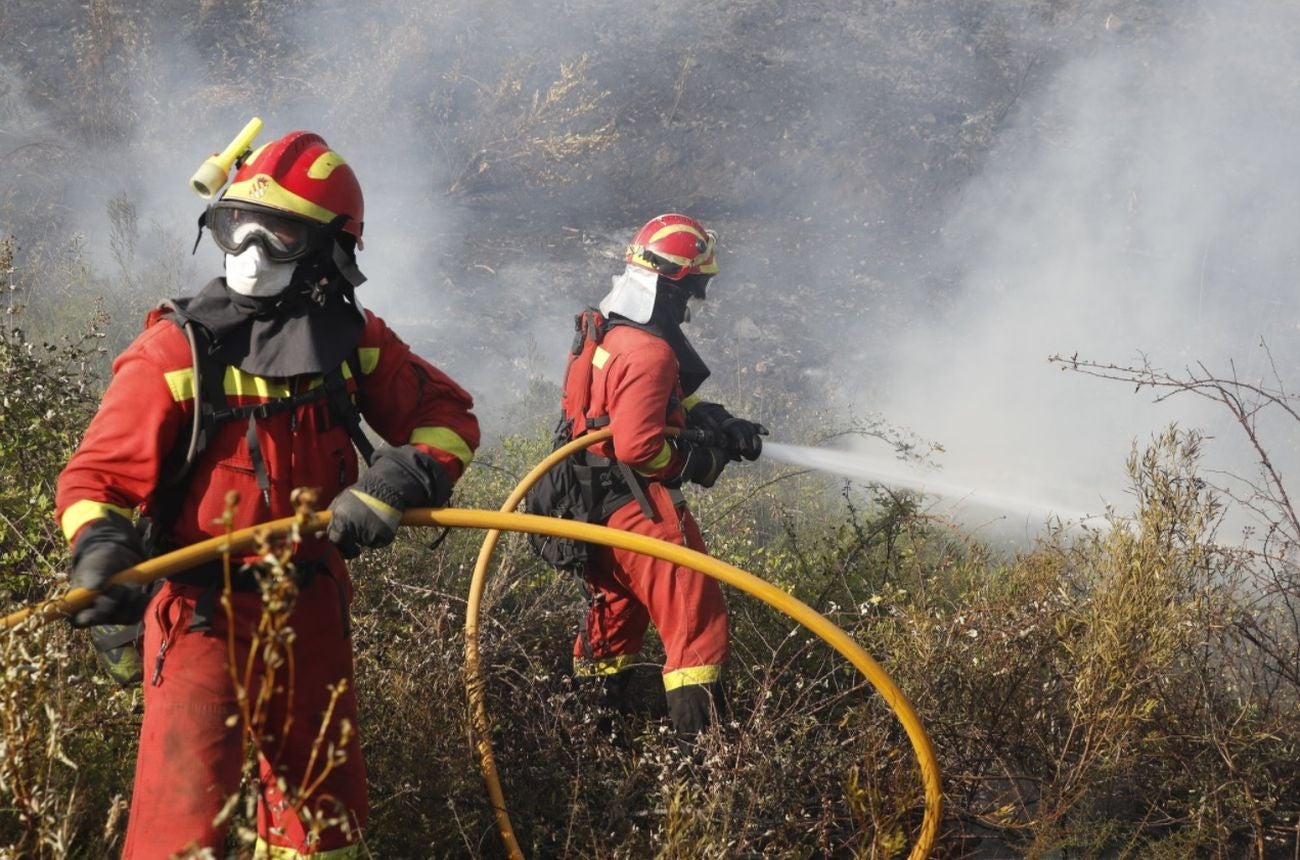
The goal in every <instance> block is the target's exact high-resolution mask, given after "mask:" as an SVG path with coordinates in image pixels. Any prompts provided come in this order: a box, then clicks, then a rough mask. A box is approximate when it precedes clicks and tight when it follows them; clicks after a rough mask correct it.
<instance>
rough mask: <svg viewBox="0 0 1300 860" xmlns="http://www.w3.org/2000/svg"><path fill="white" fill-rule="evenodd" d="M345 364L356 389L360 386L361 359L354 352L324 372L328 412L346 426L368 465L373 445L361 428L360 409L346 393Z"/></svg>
mask: <svg viewBox="0 0 1300 860" xmlns="http://www.w3.org/2000/svg"><path fill="white" fill-rule="evenodd" d="M344 365H346V366H347V368H348V372H349V373H351V374H352V378H353V379H355V380H356V383H357V389H358V390H360V388H361V359H360V357H359V356H358V355H357V353H356V352H353V353H352V354H351V355H349V356H348V357H347V359H346V360H345V361H344V363H343V365H339V366H338V367H336V368H334V369H333V370H330V371H328V372H326V373H325V375H324V385H325V396H326V397H327V398H328V399H329V405H330V414H331V415H333V416H334V420H335V421H338V422H339V423H340V424H342V425H343V426H344V427H345V428H347V431H348V436H349V437H351V439H352V444H353V445H356V446H357V452H358V453H359V454H360V455H361V458H362V459H363V460H365V461H366V465H367V466H368V465H370V461H371V460H372V459H374V456H375V446H374V445H372V444H371V443H370V439H369V438H368V437H367V436H366V431H364V430H362V429H361V411H360V410H359V409H357V404H356V402H355V401H353V399H352V395H351V394H349V393H348V384H347V380H346V379H344V377H343V366H344Z"/></svg>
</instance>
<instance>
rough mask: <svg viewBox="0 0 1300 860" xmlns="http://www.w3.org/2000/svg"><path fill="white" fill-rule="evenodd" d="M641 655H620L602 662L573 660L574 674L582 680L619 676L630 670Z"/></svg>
mask: <svg viewBox="0 0 1300 860" xmlns="http://www.w3.org/2000/svg"><path fill="white" fill-rule="evenodd" d="M639 659H641V655H640V654H620V655H619V656H617V657H604V658H602V659H600V660H587V659H585V658H583V657H574V658H573V674H575V675H577V676H578V677H580V678H599V677H601V676H604V675H617V674H618V673H619V672H622V671H623V670H624V669H627V668H629V667H630V666H632V665H633V664H634V663H636V661H637V660H639Z"/></svg>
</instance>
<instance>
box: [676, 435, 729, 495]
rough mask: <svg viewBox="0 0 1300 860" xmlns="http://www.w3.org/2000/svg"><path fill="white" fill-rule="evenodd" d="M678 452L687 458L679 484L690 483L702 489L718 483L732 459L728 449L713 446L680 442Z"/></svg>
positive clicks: (679, 476)
mask: <svg viewBox="0 0 1300 860" xmlns="http://www.w3.org/2000/svg"><path fill="white" fill-rule="evenodd" d="M677 450H678V451H681V452H682V454H684V455H685V456H686V462H685V463H684V464H683V465H682V471H681V474H680V475H678V479H677V480H678V483H680V482H681V481H690V482H691V483H692V484H699V485H700V486H701V487H712V486H713V485H714V483H716V482H717V480H718V476H719V475H721V474H722V470H723V469H725V468H726V467H727V461H728V460H730V459H731V455H730V454H729V453H728V452H727V449H726V448H718V447H715V446H713V445H698V444H694V443H691V442H686V441H683V440H678V442H677Z"/></svg>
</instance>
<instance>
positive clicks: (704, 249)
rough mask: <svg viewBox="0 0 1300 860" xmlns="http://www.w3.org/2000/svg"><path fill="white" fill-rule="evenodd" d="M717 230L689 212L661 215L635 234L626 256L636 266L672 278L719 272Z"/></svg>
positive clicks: (678, 278)
mask: <svg viewBox="0 0 1300 860" xmlns="http://www.w3.org/2000/svg"><path fill="white" fill-rule="evenodd" d="M717 241H718V237H717V234H716V233H714V232H713V231H712V230H705V229H704V225H702V224H701V223H700V222H699V221H696V220H695V219H694V218H690V217H688V216H686V215H678V214H676V213H671V214H668V215H660V216H659V217H658V218H652V219H651V220H650V221H648V222H646V225H645V226H644V227H642V228H641V229H640V231H639V232H637V234H636V236H634V237H633V238H632V244H630V245H628V246H627V256H626V257H625V258H624V259H625V260H626V261H627V262H628V263H631V264H632V265H634V266H640V267H641V268H643V269H649V270H650V271H652V272H657V273H658V274H659V275H661V276H662V277H665V278H667V279H668V280H670V281H680V280H681V279H682V278H684V277H686V276H687V275H716V274H717V273H718V260H717V256H716V255H715V254H714V245H716V244H717Z"/></svg>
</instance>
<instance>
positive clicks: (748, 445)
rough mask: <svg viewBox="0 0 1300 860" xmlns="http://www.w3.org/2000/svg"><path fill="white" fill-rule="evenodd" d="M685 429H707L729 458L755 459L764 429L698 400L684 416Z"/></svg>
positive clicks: (759, 448) (760, 447) (723, 407)
mask: <svg viewBox="0 0 1300 860" xmlns="http://www.w3.org/2000/svg"><path fill="white" fill-rule="evenodd" d="M686 426H687V427H695V428H699V429H701V430H707V431H708V432H710V433H713V434H715V435H716V436H718V438H719V440H720V441H721V442H722V443H723V444H724V445H725V446H726V448H727V451H728V452H729V453H730V455H731V459H733V460H739V459H740V458H741V457H744V458H745V459H746V460H750V461H753V460H757V459H758V455H759V454H761V453H763V440H762V438H761V437H763V436H766V435H767V428H766V427H764V426H763V425H762V424H758V423H756V422H754V421H746V420H745V419H744V418H737V417H736V416H734V415H732V414H731V413H730V412H728V411H727V409H726V407H725V406H722V405H721V404H719V403H709V402H708V401H704V400H701V401H700V402H699V403H696V404H695V405H694V406H692V407H691V409H690V411H689V412H687V413H686Z"/></svg>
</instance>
